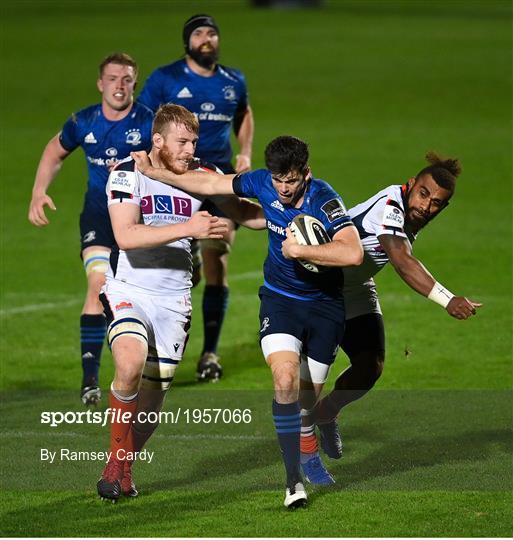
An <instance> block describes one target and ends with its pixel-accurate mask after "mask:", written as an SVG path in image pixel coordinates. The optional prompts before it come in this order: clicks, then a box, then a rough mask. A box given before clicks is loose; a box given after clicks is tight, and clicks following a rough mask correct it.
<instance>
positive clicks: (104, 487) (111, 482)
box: [96, 459, 124, 502]
mask: <svg viewBox="0 0 513 540" xmlns="http://www.w3.org/2000/svg"><path fill="white" fill-rule="evenodd" d="M123 470H124V462H123V461H120V460H119V459H111V460H110V461H109V462H108V463H107V465H106V466H105V469H103V473H102V475H101V477H100V479H99V480H98V483H97V484H96V489H97V490H98V495H99V496H100V497H101V498H102V499H107V500H110V501H112V502H116V501H117V500H118V499H119V497H120V496H121V479H122V478H123Z"/></svg>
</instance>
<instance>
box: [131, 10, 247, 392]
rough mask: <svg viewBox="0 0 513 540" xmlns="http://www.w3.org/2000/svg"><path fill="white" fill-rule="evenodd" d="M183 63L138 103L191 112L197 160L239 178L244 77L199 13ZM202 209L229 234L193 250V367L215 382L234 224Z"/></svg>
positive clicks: (167, 69) (188, 29) (150, 83)
mask: <svg viewBox="0 0 513 540" xmlns="http://www.w3.org/2000/svg"><path fill="white" fill-rule="evenodd" d="M182 37H183V44H184V47H185V58H183V59H180V60H178V61H177V62H174V63H172V64H169V65H166V66H163V67H160V68H158V69H156V70H155V71H154V72H153V73H152V74H151V75H150V77H149V78H148V80H147V81H146V83H145V85H144V88H143V90H142V92H141V95H140V96H139V99H138V100H139V101H140V102H141V103H143V104H145V105H146V106H148V107H149V108H150V109H152V110H153V111H156V110H157V109H158V107H159V106H160V105H162V104H164V103H176V104H179V105H182V106H183V107H186V108H187V109H189V110H190V111H192V112H193V113H194V114H195V115H196V116H197V117H198V120H199V123H200V138H199V141H198V145H197V148H196V156H198V157H199V158H201V159H204V160H206V161H208V162H209V163H213V164H215V165H216V166H217V167H219V168H220V169H221V170H222V171H223V172H224V173H234V172H237V173H241V172H244V171H247V170H249V169H250V168H251V152H252V144H253V131H254V124H253V113H252V111H251V107H250V106H249V103H248V94H247V89H246V81H245V79H244V75H243V74H242V73H241V72H240V71H239V70H237V69H233V68H229V67H226V66H223V65H221V64H219V63H218V59H219V27H218V26H217V24H216V22H215V20H214V19H213V18H212V17H211V16H209V15H204V14H199V15H194V16H192V17H190V18H189V19H188V20H187V21H186V22H185V24H184V27H183V34H182ZM232 127H233V130H234V132H235V135H236V138H237V142H238V144H239V153H238V154H237V155H236V156H235V166H233V165H232V148H231V146H230V131H231V128H232ZM205 210H208V211H209V212H210V213H211V214H213V215H216V216H221V217H222V219H223V221H225V223H226V224H227V226H228V232H227V233H226V234H225V235H224V237H223V238H222V239H221V240H205V241H202V242H201V255H202V257H201V256H200V254H199V246H198V245H197V246H196V256H195V276H194V278H193V282H194V283H197V282H198V281H199V279H200V268H201V259H203V271H204V275H205V282H206V283H205V290H204V293H203V306H202V307H203V326H204V342H203V349H202V353H201V357H200V360H199V362H198V369H197V377H198V380H200V381H209V380H212V381H216V380H218V379H219V377H220V376H221V375H222V368H221V365H220V363H219V357H218V355H217V346H218V342H219V337H220V334H221V328H222V323H223V320H224V316H225V313H226V309H227V306H228V297H229V288H228V280H227V264H228V254H229V253H230V250H231V246H232V244H233V241H234V237H235V225H234V222H233V221H232V220H229V219H228V218H227V217H226V216H224V214H223V212H222V211H221V210H219V209H218V208H217V207H215V206H214V205H212V204H211V203H206V206H205Z"/></svg>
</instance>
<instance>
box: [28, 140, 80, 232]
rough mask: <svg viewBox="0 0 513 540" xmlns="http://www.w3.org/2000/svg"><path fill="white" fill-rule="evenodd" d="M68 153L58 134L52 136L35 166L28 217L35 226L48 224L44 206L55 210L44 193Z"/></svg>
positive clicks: (51, 201)
mask: <svg viewBox="0 0 513 540" xmlns="http://www.w3.org/2000/svg"><path fill="white" fill-rule="evenodd" d="M69 154H70V152H68V151H67V150H65V149H64V148H63V147H62V145H61V143H60V141H59V134H57V135H55V137H52V138H51V139H50V141H49V142H48V144H47V145H46V148H45V149H44V151H43V155H42V156H41V159H40V161H39V165H38V167H37V172H36V179H35V181H34V187H33V188H32V199H31V201H30V206H29V212H28V219H29V221H30V223H32V224H33V225H36V227H42V226H44V225H48V223H49V221H48V218H47V217H46V215H45V209H44V208H45V206H49V207H50V208H51V209H52V210H56V208H55V204H54V203H53V200H52V199H51V197H49V196H48V195H47V194H46V191H47V190H48V187H49V186H50V184H51V183H52V182H53V180H54V178H55V177H56V176H57V174H58V172H59V171H60V170H61V167H62V163H63V161H64V159H65V158H66V157H67V156H68V155H69Z"/></svg>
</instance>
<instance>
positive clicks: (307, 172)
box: [305, 165, 312, 180]
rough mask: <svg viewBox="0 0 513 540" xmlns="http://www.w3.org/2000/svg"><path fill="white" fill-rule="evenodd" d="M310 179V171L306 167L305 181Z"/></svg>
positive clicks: (308, 167)
mask: <svg viewBox="0 0 513 540" xmlns="http://www.w3.org/2000/svg"><path fill="white" fill-rule="evenodd" d="M311 179H312V169H310V166H309V165H307V166H306V169H305V180H311Z"/></svg>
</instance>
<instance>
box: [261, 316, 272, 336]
mask: <svg viewBox="0 0 513 540" xmlns="http://www.w3.org/2000/svg"><path fill="white" fill-rule="evenodd" d="M269 326H270V323H269V317H265V318H264V320H263V321H262V327H261V328H260V333H262V332H265V331H266V330H267V329H268V328H269Z"/></svg>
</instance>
